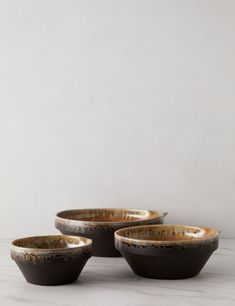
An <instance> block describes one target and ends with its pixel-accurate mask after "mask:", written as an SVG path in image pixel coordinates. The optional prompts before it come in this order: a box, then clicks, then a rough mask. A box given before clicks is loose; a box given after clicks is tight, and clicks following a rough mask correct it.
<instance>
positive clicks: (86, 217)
mask: <svg viewBox="0 0 235 306" xmlns="http://www.w3.org/2000/svg"><path fill="white" fill-rule="evenodd" d="M160 215H161V213H160V212H157V211H151V210H135V209H114V208H97V209H96V208H91V209H75V210H66V211H62V212H59V213H58V214H57V217H59V218H62V219H67V220H74V221H82V222H92V223H113V222H114V223H129V222H139V221H142V220H151V219H155V218H157V217H159V216H160Z"/></svg>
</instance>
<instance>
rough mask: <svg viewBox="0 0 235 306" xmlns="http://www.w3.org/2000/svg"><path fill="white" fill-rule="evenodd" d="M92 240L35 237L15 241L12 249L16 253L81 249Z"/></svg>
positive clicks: (55, 236) (69, 237)
mask: <svg viewBox="0 0 235 306" xmlns="http://www.w3.org/2000/svg"><path fill="white" fill-rule="evenodd" d="M90 244H91V240H90V239H87V238H84V237H73V236H64V235H54V236H35V237H26V238H21V239H17V240H14V241H13V242H12V249H14V250H15V251H17V250H18V251H22V249H27V250H28V251H29V250H30V249H31V251H32V252H34V253H35V252H36V253H37V251H40V250H43V252H45V251H46V250H50V251H57V250H66V249H71V248H80V247H82V246H85V245H90Z"/></svg>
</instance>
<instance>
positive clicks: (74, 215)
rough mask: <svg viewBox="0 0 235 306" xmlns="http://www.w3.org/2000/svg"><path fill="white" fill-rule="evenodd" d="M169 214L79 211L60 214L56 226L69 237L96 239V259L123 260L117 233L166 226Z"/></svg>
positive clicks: (148, 211)
mask: <svg viewBox="0 0 235 306" xmlns="http://www.w3.org/2000/svg"><path fill="white" fill-rule="evenodd" d="M165 215H166V213H160V212H157V211H150V210H135V209H112V208H98V209H77V210H67V211H62V212H59V213H58V214H57V216H56V220H55V226H56V228H57V229H59V230H60V231H61V233H62V234H65V235H78V236H85V237H88V238H90V239H92V242H93V247H92V255H94V256H102V257H114V256H121V254H120V253H119V252H118V251H117V250H116V249H115V246H114V232H115V231H116V230H118V229H120V228H124V227H128V226H134V225H144V224H157V223H163V219H164V216H165Z"/></svg>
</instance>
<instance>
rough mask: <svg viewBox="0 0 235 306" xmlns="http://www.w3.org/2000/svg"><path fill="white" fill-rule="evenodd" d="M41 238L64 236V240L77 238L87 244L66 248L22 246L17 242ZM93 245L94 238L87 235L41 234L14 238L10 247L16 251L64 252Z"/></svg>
mask: <svg viewBox="0 0 235 306" xmlns="http://www.w3.org/2000/svg"><path fill="white" fill-rule="evenodd" d="M39 238H55V239H59V238H62V239H64V240H66V239H67V238H70V239H73V240H75V241H76V240H77V242H79V241H83V242H84V243H85V244H82V245H79V244H78V245H76V246H74V247H65V248H46V249H45V248H33V247H22V246H17V245H16V244H15V243H17V242H18V241H22V240H27V239H39ZM91 245H92V240H91V239H89V238H87V237H82V236H73V235H41V236H29V237H22V238H18V239H14V240H12V241H11V246H10V249H11V251H15V252H17V251H18V252H30V251H31V252H34V253H35V252H44V253H47V252H61V251H62V252H63V251H69V250H70V251H71V250H78V249H82V248H84V247H88V246H91Z"/></svg>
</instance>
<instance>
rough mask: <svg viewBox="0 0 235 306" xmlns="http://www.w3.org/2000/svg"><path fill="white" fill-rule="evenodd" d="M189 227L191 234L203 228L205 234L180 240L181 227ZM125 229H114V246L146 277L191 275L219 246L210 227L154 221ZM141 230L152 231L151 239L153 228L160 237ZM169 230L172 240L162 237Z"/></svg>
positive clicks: (196, 272) (159, 277) (160, 277)
mask: <svg viewBox="0 0 235 306" xmlns="http://www.w3.org/2000/svg"><path fill="white" fill-rule="evenodd" d="M161 227H162V228H161ZM189 229H190V232H191V233H192V235H193V233H194V232H195V234H196V233H197V232H199V231H205V232H204V233H205V237H201V238H198V239H189V240H181V239H183V237H182V236H183V235H184V231H185V232H187V231H188V230H189ZM127 230H128V231H129V232H128V231H124V230H120V231H117V232H116V233H115V244H116V248H117V249H118V250H119V251H120V252H121V254H122V255H123V257H124V258H125V259H126V261H127V262H128V264H129V265H130V267H131V269H132V270H133V271H134V272H135V273H136V274H137V275H140V276H143V277H147V278H155V279H183V278H189V277H193V276H195V275H197V274H198V273H199V272H200V271H201V270H202V268H203V267H204V265H205V263H206V262H207V260H208V259H209V257H210V256H211V254H212V253H213V252H214V251H215V250H216V249H217V248H218V232H217V231H216V230H213V229H202V228H194V227H184V226H178V225H177V226H175V225H173V226H172V225H156V226H140V227H139V229H137V228H135V227H132V228H128V229H127ZM141 230H142V232H143V231H146V233H147V232H148V231H149V232H151V234H150V236H152V237H151V239H153V236H154V232H155V231H159V233H161V236H162V237H161V238H160V239H161V240H160V241H157V240H148V237H147V235H146V237H144V235H143V234H140V233H141ZM179 231H180V234H179ZM206 233H207V234H208V235H207V234H206ZM168 234H170V235H171V238H172V236H173V237H174V236H175V237H174V238H175V240H173V241H171V240H168V239H169V238H167V239H166V240H164V237H167V235H168ZM181 234H182V236H181ZM177 236H178V237H177ZM126 237H128V238H126ZM130 237H133V239H131V238H130ZM138 237H140V239H138ZM143 237H144V239H143ZM158 237H159V236H158Z"/></svg>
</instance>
